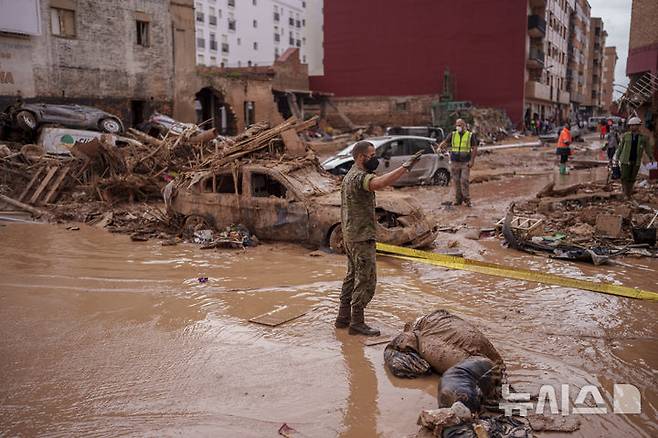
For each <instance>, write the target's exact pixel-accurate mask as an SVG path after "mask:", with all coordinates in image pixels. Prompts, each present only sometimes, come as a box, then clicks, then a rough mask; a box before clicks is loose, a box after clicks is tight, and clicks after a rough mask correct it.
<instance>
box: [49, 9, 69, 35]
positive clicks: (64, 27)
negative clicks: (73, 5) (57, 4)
mask: <svg viewBox="0 0 658 438" xmlns="http://www.w3.org/2000/svg"><path fill="white" fill-rule="evenodd" d="M50 25H51V31H52V33H53V35H56V36H60V37H65V38H75V11H72V10H69V9H59V8H50Z"/></svg>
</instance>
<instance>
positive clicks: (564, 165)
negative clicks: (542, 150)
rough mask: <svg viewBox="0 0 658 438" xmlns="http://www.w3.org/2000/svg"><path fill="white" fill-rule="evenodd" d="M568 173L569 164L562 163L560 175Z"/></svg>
mask: <svg viewBox="0 0 658 438" xmlns="http://www.w3.org/2000/svg"><path fill="white" fill-rule="evenodd" d="M566 174H567V165H566V164H563V163H560V175H566Z"/></svg>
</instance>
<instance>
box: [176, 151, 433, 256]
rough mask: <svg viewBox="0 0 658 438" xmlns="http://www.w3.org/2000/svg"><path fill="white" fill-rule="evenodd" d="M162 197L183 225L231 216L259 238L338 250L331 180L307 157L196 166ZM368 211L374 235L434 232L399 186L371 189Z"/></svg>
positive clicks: (391, 237)
mask: <svg viewBox="0 0 658 438" xmlns="http://www.w3.org/2000/svg"><path fill="white" fill-rule="evenodd" d="M164 197H165V204H166V206H167V209H168V211H169V212H171V213H177V214H180V215H183V216H184V217H185V223H186V226H187V225H188V224H193V225H198V224H199V223H202V224H203V225H202V226H214V227H215V228H218V229H219V228H223V227H226V226H228V225H231V224H238V223H239V224H242V225H244V226H246V227H247V228H248V229H249V230H250V231H251V232H252V233H254V234H255V235H256V236H257V237H258V238H260V239H265V240H282V241H290V242H301V243H307V244H310V245H313V246H318V247H330V248H331V249H332V250H334V251H335V252H338V253H343V252H344V246H343V233H342V230H341V224H340V222H341V219H340V186H339V183H338V182H337V180H336V179H335V178H334V177H332V176H331V175H329V174H326V173H324V172H322V171H320V170H319V169H317V168H316V167H315V166H314V165H311V164H306V165H300V164H299V163H296V162H281V163H277V164H273V163H271V162H265V163H262V164H259V163H249V164H245V165H242V166H240V167H236V168H232V169H221V170H217V171H214V172H204V173H196V174H193V175H188V176H185V177H180V178H178V179H176V180H174V181H172V182H171V183H170V184H169V185H168V186H167V187H166V188H165V190H164ZM376 215H377V240H378V241H379V242H385V243H390V244H393V245H408V246H411V247H413V248H418V247H427V246H429V245H430V244H431V243H432V242H434V240H435V239H436V236H437V234H438V231H437V226H436V224H434V223H432V222H431V221H430V219H429V218H428V217H426V216H425V214H424V213H423V210H422V208H421V207H420V205H419V204H417V203H416V201H415V200H414V199H412V198H411V197H409V196H406V195H405V194H402V193H395V192H383V193H379V194H377V204H376Z"/></svg>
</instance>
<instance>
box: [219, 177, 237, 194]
mask: <svg viewBox="0 0 658 438" xmlns="http://www.w3.org/2000/svg"><path fill="white" fill-rule="evenodd" d="M235 188H236V187H235V179H234V178H233V174H231V173H223V174H221V175H217V176H215V191H216V192H217V193H231V194H232V193H235ZM237 189H238V191H237V193H238V194H242V175H241V174H238V187H237Z"/></svg>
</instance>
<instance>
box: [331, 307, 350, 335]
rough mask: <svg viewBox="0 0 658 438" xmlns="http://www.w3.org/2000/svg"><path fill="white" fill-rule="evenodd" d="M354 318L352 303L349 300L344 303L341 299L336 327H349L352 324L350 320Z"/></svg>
mask: <svg viewBox="0 0 658 438" xmlns="http://www.w3.org/2000/svg"><path fill="white" fill-rule="evenodd" d="M351 320H352V304H351V303H350V302H349V301H348V302H346V303H343V302H342V301H341V303H340V307H338V316H337V317H336V322H335V323H334V326H336V328H341V329H342V328H347V327H349V326H350V321H351Z"/></svg>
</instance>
